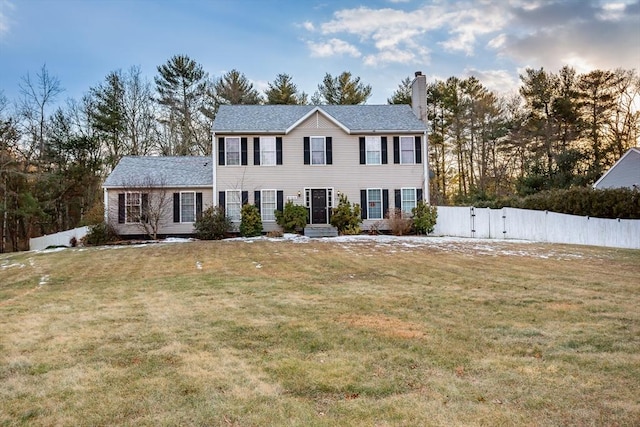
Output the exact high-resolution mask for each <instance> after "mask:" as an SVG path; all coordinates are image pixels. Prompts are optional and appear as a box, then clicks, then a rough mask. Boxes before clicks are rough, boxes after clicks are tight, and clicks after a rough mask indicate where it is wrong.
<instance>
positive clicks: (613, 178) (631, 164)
mask: <svg viewBox="0 0 640 427" xmlns="http://www.w3.org/2000/svg"><path fill="white" fill-rule="evenodd" d="M625 187H626V188H632V189H636V190H640V147H634V148H630V149H629V150H628V151H627V152H626V153H624V154H623V155H622V157H620V159H619V160H618V161H617V162H616V163H615V164H614V165H613V166H611V168H610V169H609V170H608V171H606V172H605V173H604V175H602V176H601V177H600V179H598V180H597V181H596V182H595V184H593V188H596V189H599V190H600V189H603V188H625Z"/></svg>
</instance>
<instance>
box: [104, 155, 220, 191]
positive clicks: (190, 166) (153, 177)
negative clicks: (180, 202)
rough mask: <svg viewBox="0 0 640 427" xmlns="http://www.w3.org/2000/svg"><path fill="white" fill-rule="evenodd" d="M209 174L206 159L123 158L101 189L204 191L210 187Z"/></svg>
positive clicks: (199, 157)
mask: <svg viewBox="0 0 640 427" xmlns="http://www.w3.org/2000/svg"><path fill="white" fill-rule="evenodd" d="M212 171H213V167H212V165H211V158H210V157H205V156H175V157H173V156H125V157H123V158H122V159H120V161H119V162H118V164H117V165H116V167H115V168H114V169H113V171H112V172H111V173H110V174H109V176H108V177H107V179H106V180H105V182H104V184H103V185H102V186H103V187H105V188H123V187H131V186H145V187H156V186H157V187H205V186H211V185H212V184H213V172H212Z"/></svg>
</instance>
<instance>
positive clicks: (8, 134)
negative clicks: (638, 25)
mask: <svg viewBox="0 0 640 427" xmlns="http://www.w3.org/2000/svg"><path fill="white" fill-rule="evenodd" d="M521 80H522V85H521V88H520V94H519V95H517V96H513V97H509V98H507V97H501V96H498V95H496V94H494V93H492V92H490V91H489V90H487V89H486V88H485V87H484V86H482V84H481V83H480V82H479V81H478V80H477V79H475V78H473V77H471V78H468V79H466V80H461V79H458V78H456V77H451V78H449V79H447V80H446V81H436V82H433V83H431V84H429V87H428V99H427V101H428V110H429V115H428V118H429V121H430V126H431V133H430V136H429V141H430V161H431V169H432V172H433V179H432V194H434V197H433V199H432V202H433V203H456V202H468V201H471V200H473V199H491V198H496V197H503V196H506V195H511V194H515V193H518V192H519V193H521V194H531V193H535V192H537V191H541V190H544V189H549V188H566V187H569V186H575V185H586V184H589V183H591V182H593V180H594V179H596V178H597V177H598V176H599V174H600V173H601V172H603V171H604V170H606V168H607V167H609V166H610V165H611V164H612V163H613V162H614V161H615V160H616V159H617V158H619V156H620V155H621V153H624V151H625V150H626V149H628V148H629V147H631V146H634V145H635V144H637V138H638V128H639V122H640V118H639V113H638V111H637V110H638V108H637V104H634V102H637V99H638V94H639V92H640V89H639V88H640V83H639V79H638V75H637V73H636V71H635V70H634V71H628V70H615V71H594V72H591V73H589V74H585V75H576V73H575V72H574V71H573V70H572V69H570V68H567V67H565V68H563V69H562V70H561V71H560V72H559V73H558V74H553V73H549V72H547V71H544V70H543V69H540V70H527V71H526V73H525V74H524V75H523V76H521ZM410 83H411V80H410V78H409V77H407V78H406V79H404V80H403V81H402V82H401V83H400V84H399V86H398V89H397V90H396V92H395V93H394V94H393V96H392V97H391V98H390V99H388V102H389V103H410V93H411V92H410ZM19 87H20V97H19V99H17V100H12V101H9V100H8V99H6V97H5V96H4V95H3V94H2V92H0V221H2V224H0V251H11V250H18V249H24V248H26V247H27V244H28V238H29V237H33V236H38V235H43V234H48V233H53V232H57V231H61V230H65V229H69V228H73V227H76V226H78V225H83V224H88V223H95V222H97V221H100V220H101V218H102V198H103V196H102V191H101V188H100V186H101V183H102V181H103V179H104V178H105V177H106V175H107V174H108V173H109V172H110V171H111V170H112V169H113V167H114V166H115V165H116V164H117V163H118V161H119V160H120V158H122V156H125V155H208V154H210V152H211V149H212V147H211V124H212V122H213V119H214V118H215V114H216V111H217V109H218V107H219V106H220V105H222V104H314V105H317V104H363V103H365V102H366V101H367V99H368V98H369V97H370V95H371V90H372V89H371V86H369V85H366V84H364V83H363V82H361V81H360V78H359V77H356V76H353V75H352V74H351V73H349V72H347V71H345V72H343V73H341V74H340V75H338V76H332V75H331V74H329V73H327V74H326V75H325V77H324V79H323V81H322V82H321V83H320V84H319V85H318V89H317V91H316V92H315V93H314V94H313V95H311V96H310V95H308V94H306V93H304V92H302V91H300V90H298V88H297V86H296V85H295V84H294V83H293V78H292V77H291V76H290V75H288V74H284V73H283V74H279V75H277V76H276V78H275V79H274V80H273V81H272V82H270V83H269V84H268V88H267V89H266V90H265V91H264V93H260V91H258V90H257V89H256V88H255V87H254V86H253V84H252V83H251V82H250V81H249V80H248V79H247V77H246V76H245V75H244V74H242V73H241V72H239V71H237V70H231V71H229V72H228V73H226V74H224V75H223V76H221V77H219V78H213V77H211V76H210V75H209V74H208V73H207V72H206V71H205V70H204V68H203V67H202V66H201V65H200V64H199V63H197V62H196V61H194V60H193V59H191V58H189V57H188V56H185V55H176V56H174V57H172V58H170V59H169V60H168V61H167V62H166V63H165V64H163V65H161V66H159V67H157V74H156V75H155V77H154V79H153V81H149V80H148V79H146V78H144V77H143V75H142V72H141V70H140V68H138V67H131V68H130V69H128V70H126V71H122V70H118V71H113V72H111V73H109V74H108V75H107V76H106V77H105V78H104V80H103V81H102V82H100V83H99V84H97V85H96V86H95V87H91V88H89V90H88V91H87V93H86V94H85V95H84V96H83V97H82V98H81V99H79V100H78V99H68V100H67V101H66V103H65V104H64V105H60V104H59V101H60V97H61V96H62V94H63V89H62V86H61V83H60V81H59V80H58V79H57V78H56V77H55V76H52V75H50V74H49V71H48V70H47V68H46V67H45V66H43V67H42V69H41V70H40V71H39V72H38V73H36V75H35V77H32V76H30V75H29V74H27V75H26V76H25V77H23V78H22V80H21V81H20V83H19Z"/></svg>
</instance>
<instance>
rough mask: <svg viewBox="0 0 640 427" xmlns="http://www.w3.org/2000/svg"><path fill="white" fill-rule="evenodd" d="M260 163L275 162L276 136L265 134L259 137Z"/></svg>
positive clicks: (270, 163) (269, 164) (269, 163)
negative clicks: (265, 135)
mask: <svg viewBox="0 0 640 427" xmlns="http://www.w3.org/2000/svg"><path fill="white" fill-rule="evenodd" d="M260 153H261V160H260V164H261V165H264V166H271V165H275V164H276V138H275V136H267V137H264V136H263V137H261V138H260Z"/></svg>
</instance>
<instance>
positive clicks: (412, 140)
mask: <svg viewBox="0 0 640 427" xmlns="http://www.w3.org/2000/svg"><path fill="white" fill-rule="evenodd" d="M399 138H400V139H399V140H398V145H399V147H398V148H399V153H398V155H399V156H400V164H401V165H415V164H416V143H415V137H413V136H400V137H399ZM402 138H408V139H409V138H410V139H411V150H412V151H413V162H410V163H405V162H403V161H402Z"/></svg>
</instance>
